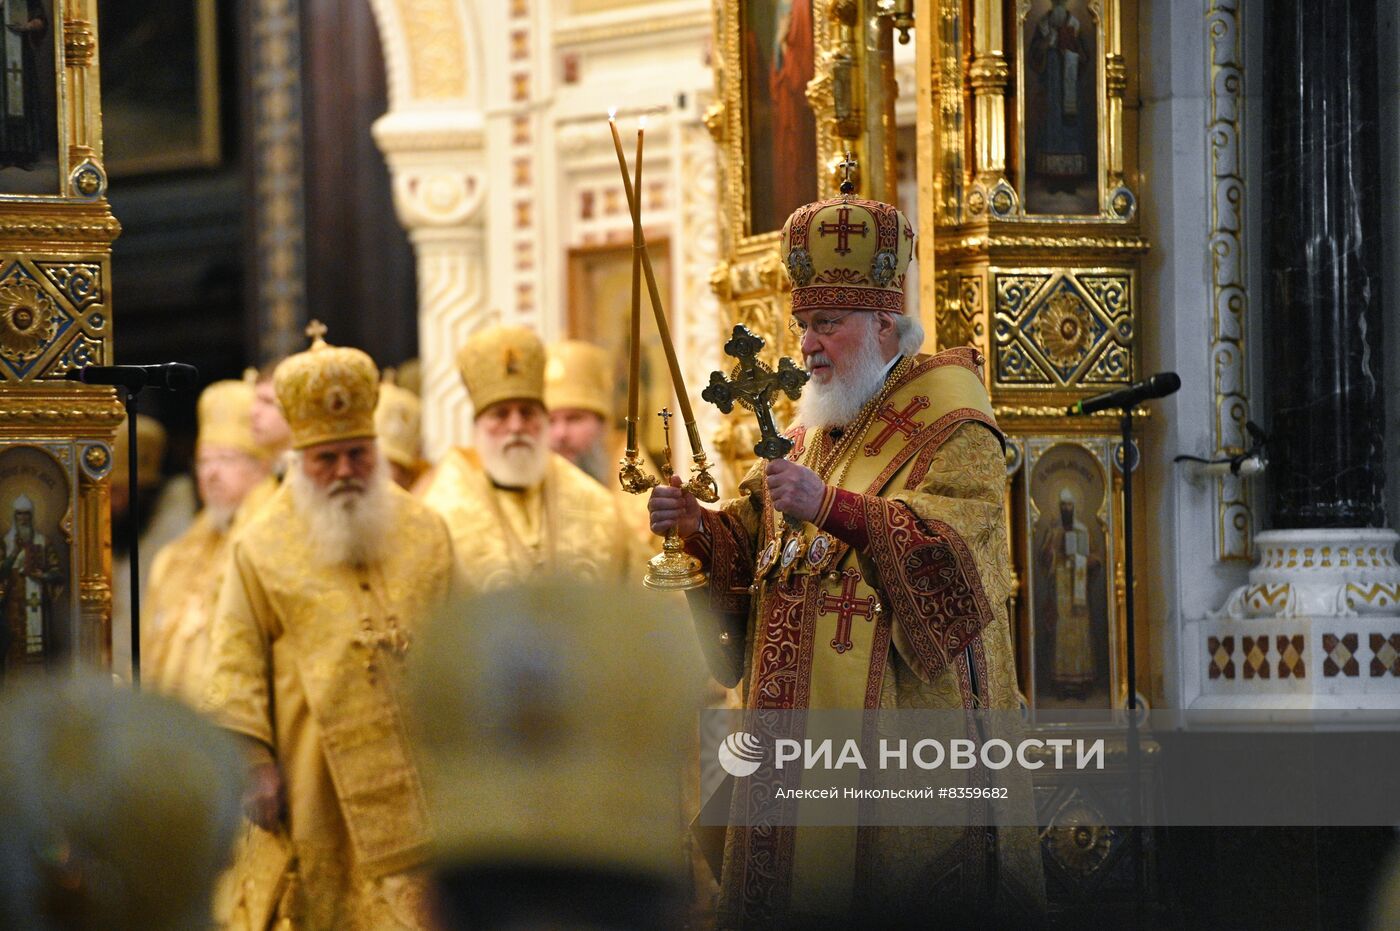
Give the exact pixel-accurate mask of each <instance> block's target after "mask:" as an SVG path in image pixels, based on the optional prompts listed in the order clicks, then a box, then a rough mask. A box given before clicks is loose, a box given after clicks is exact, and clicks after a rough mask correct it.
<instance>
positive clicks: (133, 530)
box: [119, 385, 141, 690]
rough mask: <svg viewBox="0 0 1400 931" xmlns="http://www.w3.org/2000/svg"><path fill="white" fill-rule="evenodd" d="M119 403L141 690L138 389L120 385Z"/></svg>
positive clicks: (134, 659)
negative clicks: (123, 409) (122, 414)
mask: <svg viewBox="0 0 1400 931" xmlns="http://www.w3.org/2000/svg"><path fill="white" fill-rule="evenodd" d="M119 390H120V392H121V397H122V404H123V406H125V407H126V489H127V491H126V494H127V505H126V507H127V522H126V545H127V548H128V549H129V550H130V552H131V565H130V567H129V568H130V570H131V572H130V574H129V576H128V578H129V580H130V581H129V583H128V584H130V586H131V601H130V603H129V605H128V607H129V608H130V615H131V618H130V620H131V687H132V688H134V689H137V690H139V689H140V688H141V543H140V538H141V501H140V499H139V497H138V492H137V489H138V488H139V487H140V483H139V482H138V481H137V480H136V462H137V455H136V407H137V405H136V397H137V395H138V393H139V392H140V390H141V389H140V388H131V387H128V386H125V385H123V386H122V387H121V388H120V389H119Z"/></svg>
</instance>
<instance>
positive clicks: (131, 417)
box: [64, 362, 199, 689]
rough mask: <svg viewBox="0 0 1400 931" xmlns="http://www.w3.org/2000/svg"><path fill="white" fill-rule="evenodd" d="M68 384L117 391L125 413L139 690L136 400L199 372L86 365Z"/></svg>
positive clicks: (134, 663)
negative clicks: (148, 389) (144, 390)
mask: <svg viewBox="0 0 1400 931" xmlns="http://www.w3.org/2000/svg"><path fill="white" fill-rule="evenodd" d="M64 377H65V378H66V379H67V380H69V381H76V382H81V383H83V384H92V385H97V384H106V385H112V386H113V387H115V388H116V389H117V392H118V396H119V397H120V398H121V401H122V406H123V407H124V408H125V409H126V489H127V517H128V521H127V532H126V535H127V546H128V547H129V548H130V550H131V566H130V569H131V572H130V575H129V584H130V585H131V601H130V605H129V612H128V613H129V615H130V617H129V620H130V622H131V685H132V687H133V688H136V689H140V687H141V500H140V483H139V482H138V481H137V474H136V462H137V455H136V453H137V450H136V414H137V407H138V405H137V403H136V398H137V396H138V395H139V394H140V392H141V389H142V388H145V387H147V386H148V385H149V384H151V382H150V381H149V380H150V379H152V378H154V384H155V385H156V386H157V387H161V388H165V389H167V390H171V391H173V390H176V389H180V388H188V387H193V386H194V384H195V382H196V380H197V379H198V378H199V372H198V370H197V369H195V367H194V366H192V365H186V364H184V363H180V362H168V363H165V364H163V365H153V366H152V365H112V366H102V365H85V366H83V367H82V368H79V369H73V370H71V371H69V372H68V373H67V375H65V376H64Z"/></svg>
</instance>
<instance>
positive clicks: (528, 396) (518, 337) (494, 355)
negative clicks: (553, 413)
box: [457, 323, 545, 414]
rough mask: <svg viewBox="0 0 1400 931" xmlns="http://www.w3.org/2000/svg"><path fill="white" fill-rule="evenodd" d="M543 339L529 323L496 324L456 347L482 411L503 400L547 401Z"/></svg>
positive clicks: (460, 367) (470, 392)
mask: <svg viewBox="0 0 1400 931" xmlns="http://www.w3.org/2000/svg"><path fill="white" fill-rule="evenodd" d="M544 359H545V357H544V343H542V342H540V338H539V336H538V335H536V333H535V331H534V330H532V329H530V328H529V327H526V326H507V325H505V324H500V323H497V324H493V325H492V326H488V327H484V328H482V329H480V330H477V331H476V332H475V333H473V334H472V335H471V336H469V337H467V341H466V342H465V343H463V344H462V348H461V349H459V350H457V369H458V371H459V372H460V373H461V375H462V383H463V384H464V385H466V386H467V394H468V395H469V396H470V397H471V399H472V406H473V407H474V408H476V412H477V413H478V414H480V413H481V412H482V411H484V410H486V409H487V408H488V407H490V406H491V405H492V404H496V403H498V402H500V401H515V400H523V401H538V402H540V403H541V404H543V403H544V364H545V363H544Z"/></svg>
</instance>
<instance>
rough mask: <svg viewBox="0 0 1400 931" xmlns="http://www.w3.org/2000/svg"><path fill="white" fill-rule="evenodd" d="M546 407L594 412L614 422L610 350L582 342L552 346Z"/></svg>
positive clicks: (547, 372) (545, 386)
mask: <svg viewBox="0 0 1400 931" xmlns="http://www.w3.org/2000/svg"><path fill="white" fill-rule="evenodd" d="M544 406H545V407H547V408H549V409H550V410H552V411H562V410H582V411H592V412H593V413H595V414H597V415H598V416H599V417H601V418H603V419H604V420H605V421H608V422H609V423H611V422H612V419H613V366H612V358H611V357H610V356H609V355H608V351H607V350H606V349H604V348H603V347H602V346H595V345H593V344H592V343H585V342H584V341H583V340H579V339H566V340H561V341H559V342H557V343H554V344H553V345H551V346H550V347H549V360H548V362H547V364H546V365H545V370H544Z"/></svg>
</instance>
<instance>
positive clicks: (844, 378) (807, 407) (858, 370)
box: [797, 314, 889, 430]
mask: <svg viewBox="0 0 1400 931" xmlns="http://www.w3.org/2000/svg"><path fill="white" fill-rule="evenodd" d="M869 316H870V317H871V318H872V325H871V326H870V328H869V329H867V330H866V333H865V339H864V340H863V341H862V342H861V345H860V348H859V349H857V350H856V353H855V355H854V356H853V357H852V358H851V360H850V368H849V369H848V370H847V372H846V374H844V375H842V374H840V373H839V372H835V371H833V372H832V376H831V380H830V381H828V382H827V383H826V384H819V383H818V382H817V381H815V380H813V381H809V382H808V383H807V385H806V387H804V388H803V389H802V397H801V398H799V399H798V401H797V422H798V423H800V424H802V425H803V426H805V427H807V428H808V429H809V430H829V429H831V428H832V427H843V426H845V425H846V424H848V423H850V422H851V421H853V420H855V419H856V415H858V414H859V413H860V409H861V408H862V407H864V406H865V405H866V403H867V402H869V401H870V399H871V398H873V397H875V395H877V394H879V393H880V389H881V388H883V387H884V386H885V366H886V365H888V364H889V363H888V362H887V361H886V360H885V359H883V358H881V357H880V341H879V340H878V339H877V338H876V336H875V327H874V326H873V318H874V314H870V315H869ZM813 360H818V361H823V362H827V363H830V359H828V358H826V357H825V356H824V355H823V354H821V353H818V354H817V355H815V356H810V357H808V358H807V359H806V363H807V365H808V367H811V365H812V363H813Z"/></svg>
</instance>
